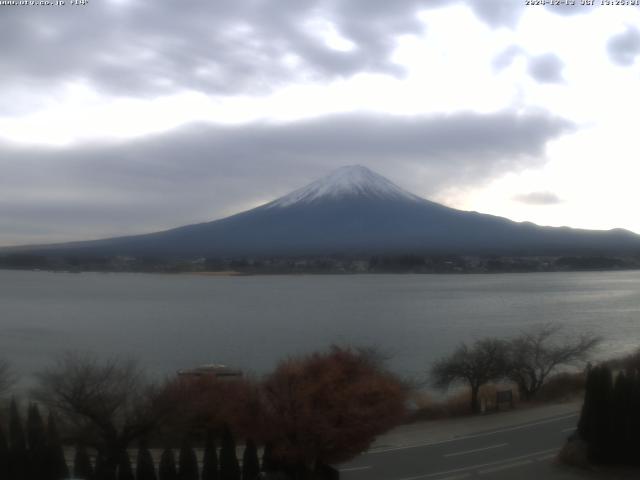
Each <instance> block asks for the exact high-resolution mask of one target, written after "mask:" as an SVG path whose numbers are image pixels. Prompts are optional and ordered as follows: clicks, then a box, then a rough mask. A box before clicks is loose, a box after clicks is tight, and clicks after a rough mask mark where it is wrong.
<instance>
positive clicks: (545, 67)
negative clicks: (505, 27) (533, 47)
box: [493, 45, 564, 83]
mask: <svg viewBox="0 0 640 480" xmlns="http://www.w3.org/2000/svg"><path fill="white" fill-rule="evenodd" d="M518 57H524V58H526V59H527V62H528V65H527V71H528V72H529V75H531V77H532V78H533V79H534V80H536V81H537V82H540V83H561V82H563V81H564V79H563V77H562V70H563V68H564V63H563V62H562V60H561V59H560V57H558V56H557V55H556V54H554V53H543V54H542V55H537V56H534V55H530V54H529V53H527V52H526V50H524V49H523V48H522V47H520V46H518V45H511V46H509V47H507V48H506V49H504V50H503V51H502V52H500V53H499V54H498V55H496V56H495V57H494V59H493V68H494V70H495V71H500V70H503V69H505V68H508V67H509V66H511V64H512V63H513V62H514V61H515V60H516V59H517V58H518Z"/></svg>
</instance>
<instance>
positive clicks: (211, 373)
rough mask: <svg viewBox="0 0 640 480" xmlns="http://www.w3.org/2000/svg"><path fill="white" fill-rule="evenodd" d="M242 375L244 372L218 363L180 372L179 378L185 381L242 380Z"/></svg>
mask: <svg viewBox="0 0 640 480" xmlns="http://www.w3.org/2000/svg"><path fill="white" fill-rule="evenodd" d="M242 375H243V373H242V370H239V369H237V368H232V367H228V366H226V365H220V364H217V363H212V364H208V365H200V366H199V367H195V368H190V369H186V370H178V377H179V378H182V379H185V380H198V379H203V380H204V379H225V378H241V377H242Z"/></svg>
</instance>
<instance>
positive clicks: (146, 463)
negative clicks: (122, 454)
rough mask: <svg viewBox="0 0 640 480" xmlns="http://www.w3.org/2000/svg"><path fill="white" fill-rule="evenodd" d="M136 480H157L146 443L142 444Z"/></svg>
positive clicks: (139, 449)
mask: <svg viewBox="0 0 640 480" xmlns="http://www.w3.org/2000/svg"><path fill="white" fill-rule="evenodd" d="M136 480H156V469H155V466H154V464H153V458H152V457H151V452H150V451H149V448H148V447H147V444H146V442H144V441H142V442H140V446H139V448H138V460H137V463H136Z"/></svg>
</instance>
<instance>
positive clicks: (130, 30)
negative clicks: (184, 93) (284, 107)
mask: <svg viewBox="0 0 640 480" xmlns="http://www.w3.org/2000/svg"><path fill="white" fill-rule="evenodd" d="M67 3H69V2H67ZM459 3H467V4H468V6H469V7H470V8H471V9H472V10H473V11H474V12H475V14H476V15H477V16H478V18H480V19H481V20H483V21H485V22H486V23H487V24H489V25H491V26H492V27H500V26H508V27H514V26H515V25H516V23H517V21H518V19H519V17H520V15H521V14H522V12H523V11H524V7H523V6H522V5H521V4H520V3H519V2H513V1H512V0H482V1H478V0H430V1H429V2H428V4H427V2H421V1H419V0H394V1H388V0H349V1H343V0H326V1H322V2H320V1H318V0H279V1H278V2H275V3H274V2H271V1H267V0H241V1H234V2H220V1H211V0H190V1H189V2H175V1H159V0H135V1H130V2H117V3H116V2H112V1H108V0H104V1H101V2H91V3H90V4H89V5H88V6H86V7H73V6H70V5H67V6H65V7H57V8H54V7H51V8H33V7H31V8H25V7H3V8H2V16H0V31H2V32H3V55H2V56H0V71H2V72H3V83H4V87H5V89H6V88H9V87H11V86H16V85H30V86H31V87H32V88H33V90H36V89H38V88H41V89H42V88H48V89H52V88H60V86H61V85H64V84H65V82H70V81H86V82H88V83H89V84H91V85H93V86H95V87H97V88H98V89H99V90H102V91H104V92H107V93H116V94H123V95H135V96H144V95H156V94H159V93H166V92H174V91H176V90H180V89H184V88H190V89H197V90H200V91H205V92H207V93H211V94H229V93H238V92H246V91H251V92H252V93H258V92H260V91H266V90H269V89H271V88H274V87H275V86H277V85H279V84H281V83H283V82H290V81H292V80H296V79H300V78H305V79H306V78H319V79H325V78H336V77H344V76H350V75H353V74H355V73H358V72H363V71H373V72H383V73H390V74H394V75H401V74H402V73H403V72H402V69H401V68H400V67H399V65H397V64H395V63H393V61H392V60H391V58H390V57H391V53H392V51H393V48H394V44H395V43H394V40H395V38H396V37H397V36H399V35H403V34H415V33H420V32H422V31H423V30H424V29H425V25H423V24H422V23H421V22H420V21H419V20H418V18H417V17H416V14H417V12H418V11H420V10H423V9H426V8H435V7H441V6H446V5H450V4H459ZM556 10H560V9H550V11H556ZM317 18H322V19H324V20H326V21H328V22H330V23H331V24H332V25H333V26H334V27H335V30H336V31H337V32H339V33H340V34H341V35H342V36H344V37H345V38H347V39H349V40H350V41H351V42H353V44H354V45H355V48H354V49H353V50H352V51H339V50H334V49H331V48H329V47H328V46H327V45H325V44H324V42H323V41H322V40H321V39H319V38H318V37H317V33H318V32H317V31H314V29H315V28H316V27H312V26H309V24H308V21H309V20H312V19H317ZM426 28H427V31H428V26H426ZM3 105H4V106H5V107H8V105H7V102H1V101H0V108H2V107H3Z"/></svg>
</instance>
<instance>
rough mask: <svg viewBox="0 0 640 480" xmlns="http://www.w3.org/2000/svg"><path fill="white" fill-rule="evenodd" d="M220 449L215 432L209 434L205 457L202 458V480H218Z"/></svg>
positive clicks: (205, 446)
mask: <svg viewBox="0 0 640 480" xmlns="http://www.w3.org/2000/svg"><path fill="white" fill-rule="evenodd" d="M219 478H220V477H219V474H218V449H217V446H216V437H215V436H214V434H213V432H212V431H211V430H209V431H208V432H207V439H206V442H205V445H204V456H203V458H202V480H218V479H219Z"/></svg>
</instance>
